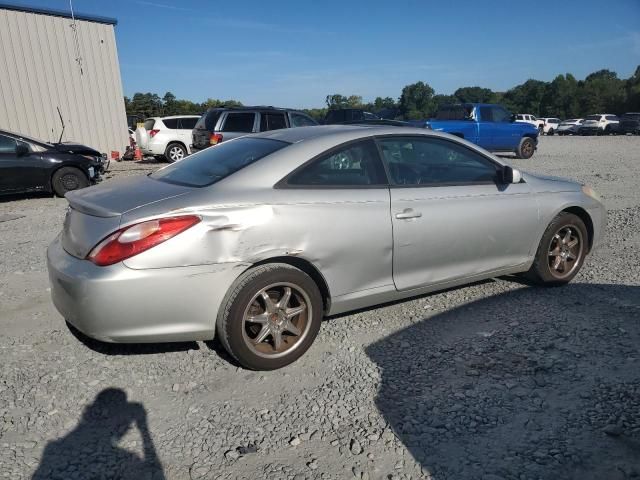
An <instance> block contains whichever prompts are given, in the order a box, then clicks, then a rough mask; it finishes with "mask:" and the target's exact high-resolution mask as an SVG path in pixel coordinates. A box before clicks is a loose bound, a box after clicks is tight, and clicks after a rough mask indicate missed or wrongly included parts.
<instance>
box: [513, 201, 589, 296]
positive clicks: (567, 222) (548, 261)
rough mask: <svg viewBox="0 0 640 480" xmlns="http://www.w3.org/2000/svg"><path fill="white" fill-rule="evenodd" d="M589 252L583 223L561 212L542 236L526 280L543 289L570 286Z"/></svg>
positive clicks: (575, 217)
mask: <svg viewBox="0 0 640 480" xmlns="http://www.w3.org/2000/svg"><path fill="white" fill-rule="evenodd" d="M588 249H589V234H588V232H587V228H586V227H585V225H584V222H583V221H582V220H581V219H580V217H578V216H577V215H574V214H572V213H569V212H561V213H559V214H558V215H557V216H556V217H555V218H554V219H553V220H552V221H551V223H550V224H549V226H548V227H547V229H546V230H545V232H544V234H543V235H542V239H541V240H540V244H539V245H538V250H537V251H536V256H535V259H534V261H533V265H531V268H530V269H529V271H528V272H526V273H525V277H526V278H528V279H529V280H531V281H532V282H534V283H537V284H540V285H545V286H557V285H564V284H566V283H569V282H570V281H571V280H572V279H573V277H575V276H576V275H577V274H578V272H579V271H580V268H582V264H583V263H584V258H585V256H586V255H587V252H588Z"/></svg>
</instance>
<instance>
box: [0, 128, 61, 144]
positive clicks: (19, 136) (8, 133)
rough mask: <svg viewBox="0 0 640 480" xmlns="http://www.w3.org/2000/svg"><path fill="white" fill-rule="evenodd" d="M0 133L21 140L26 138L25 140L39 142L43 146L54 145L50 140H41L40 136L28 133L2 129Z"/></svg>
mask: <svg viewBox="0 0 640 480" xmlns="http://www.w3.org/2000/svg"><path fill="white" fill-rule="evenodd" d="M0 135H6V136H8V137H14V138H17V139H19V140H24V141H25V142H31V143H37V144H38V145H41V146H43V147H52V146H53V145H52V144H51V143H49V142H45V141H44V140H40V139H38V138H33V137H30V136H28V135H23V134H21V133H16V132H12V131H10V130H0Z"/></svg>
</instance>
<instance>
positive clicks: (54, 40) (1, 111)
mask: <svg viewBox="0 0 640 480" xmlns="http://www.w3.org/2000/svg"><path fill="white" fill-rule="evenodd" d="M116 23H117V21H116V20H115V19H112V18H105V17H94V16H87V15H78V14H75V15H73V16H72V14H71V11H68V12H63V11H54V10H47V9H40V8H30V7H24V6H17V5H10V4H5V3H0V129H4V130H10V131H13V132H17V133H21V134H23V135H27V136H31V137H35V138H38V139H41V140H45V141H49V142H51V141H54V142H57V141H58V139H59V137H60V133H61V130H62V125H61V123H60V117H59V115H58V110H57V109H58V108H60V112H61V114H62V118H63V120H64V123H65V130H64V136H63V138H62V141H63V142H71V141H74V142H78V143H83V144H86V145H88V146H90V147H93V148H95V149H97V150H99V151H101V152H104V153H107V154H109V153H110V152H111V151H114V150H117V151H119V152H121V153H122V151H123V150H124V148H125V146H126V145H128V132H127V119H126V114H125V108H124V99H123V92H122V80H121V78H120V67H119V64H118V52H117V49H116V39H115V32H114V26H115V25H116Z"/></svg>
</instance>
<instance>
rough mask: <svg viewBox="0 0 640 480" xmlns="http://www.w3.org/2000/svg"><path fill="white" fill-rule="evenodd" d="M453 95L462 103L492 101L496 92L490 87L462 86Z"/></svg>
mask: <svg viewBox="0 0 640 480" xmlns="http://www.w3.org/2000/svg"><path fill="white" fill-rule="evenodd" d="M453 96H454V97H456V98H457V99H458V100H459V101H460V102H461V103H492V102H493V101H494V93H493V91H492V90H491V89H490V88H481V87H462V88H459V89H457V90H456V91H455V92H454V93H453Z"/></svg>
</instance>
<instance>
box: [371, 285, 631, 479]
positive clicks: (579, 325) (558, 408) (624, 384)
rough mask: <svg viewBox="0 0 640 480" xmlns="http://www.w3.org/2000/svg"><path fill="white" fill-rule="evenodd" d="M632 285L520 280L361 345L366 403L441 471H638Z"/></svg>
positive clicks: (500, 475) (436, 474) (514, 474)
mask: <svg viewBox="0 0 640 480" xmlns="http://www.w3.org/2000/svg"><path fill="white" fill-rule="evenodd" d="M639 319H640V286H625V285H597V284H571V285H568V286H564V287H560V288H549V289H545V288H527V287H524V288H520V289H518V290H514V291H511V292H509V293H506V294H502V295H497V296H494V297H490V298H485V299H482V300H478V301H475V302H471V303H468V304H466V305H463V306H460V307H458V308H456V309H454V310H450V311H445V312H442V313H439V314H436V315H435V316H432V317H430V318H426V319H424V320H422V321H420V322H419V323H417V324H415V325H413V326H411V327H409V328H407V329H405V330H403V331H400V332H398V333H395V334H393V335H391V336H389V337H387V338H385V339H383V340H381V341H379V342H377V343H374V344H372V345H371V346H369V347H367V350H366V352H367V355H368V356H369V357H370V358H371V359H372V360H373V361H374V362H375V363H376V364H377V365H378V366H379V368H380V374H381V383H380V389H379V392H378V395H377V397H376V405H377V407H378V409H379V410H380V412H381V414H382V415H383V416H384V418H385V420H386V421H387V422H388V424H389V426H390V427H391V428H392V430H393V431H394V432H395V434H396V436H397V437H398V438H399V440H400V441H401V442H402V443H403V444H404V445H405V446H406V447H407V449H408V450H409V451H410V453H411V454H412V455H413V457H414V458H415V459H416V460H417V461H418V462H419V463H420V464H421V466H422V468H423V471H424V472H425V473H427V472H428V473H429V474H430V475H431V478H433V479H434V480H445V479H467V478H473V479H491V480H500V479H518V480H527V479H539V478H545V479H546V478H562V479H578V478H579V479H581V480H586V479H590V480H595V479H604V478H606V479H608V480H609V479H611V480H617V479H626V478H640V321H639Z"/></svg>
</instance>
